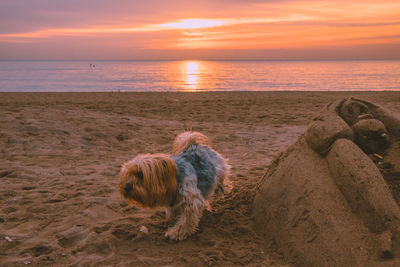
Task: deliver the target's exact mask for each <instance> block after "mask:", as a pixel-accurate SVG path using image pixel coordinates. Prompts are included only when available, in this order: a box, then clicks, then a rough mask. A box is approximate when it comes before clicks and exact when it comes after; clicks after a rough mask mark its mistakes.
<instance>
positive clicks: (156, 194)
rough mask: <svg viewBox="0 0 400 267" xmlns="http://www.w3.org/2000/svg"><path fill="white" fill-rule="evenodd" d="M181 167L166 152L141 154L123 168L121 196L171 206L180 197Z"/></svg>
mask: <svg viewBox="0 0 400 267" xmlns="http://www.w3.org/2000/svg"><path fill="white" fill-rule="evenodd" d="M176 173H177V167H176V164H175V162H174V161H173V160H172V159H171V158H170V157H168V156H167V155H164V154H153V155H151V154H141V155H138V156H137V157H135V158H134V159H132V160H130V161H128V162H127V163H125V164H124V165H123V166H122V168H121V174H120V184H119V191H120V193H121V196H122V197H123V198H125V199H127V200H128V201H129V203H130V204H136V205H139V206H142V207H149V208H154V207H159V206H171V205H172V204H173V203H174V202H175V200H176V196H177V180H176Z"/></svg>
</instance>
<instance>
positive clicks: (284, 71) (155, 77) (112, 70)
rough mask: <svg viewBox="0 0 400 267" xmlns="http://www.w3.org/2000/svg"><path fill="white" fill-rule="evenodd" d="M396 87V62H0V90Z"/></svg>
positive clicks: (399, 65)
mask: <svg viewBox="0 0 400 267" xmlns="http://www.w3.org/2000/svg"><path fill="white" fill-rule="evenodd" d="M349 90H373V91H378V90H391V91H393V90H399V91H400V61H395V60H393V61H0V91H1V92H104V91H114V92H115V91H121V92H122V91H127V92H149V91H150V92H151V91H157V92H161V91H349Z"/></svg>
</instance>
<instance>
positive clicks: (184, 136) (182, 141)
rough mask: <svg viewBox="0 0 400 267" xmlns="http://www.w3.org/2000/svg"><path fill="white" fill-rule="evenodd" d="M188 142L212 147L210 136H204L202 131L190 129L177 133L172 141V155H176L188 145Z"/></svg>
mask: <svg viewBox="0 0 400 267" xmlns="http://www.w3.org/2000/svg"><path fill="white" fill-rule="evenodd" d="M190 144H194V145H204V146H208V147H210V148H212V142H211V140H210V138H208V137H207V136H205V135H204V134H202V133H199V132H191V131H186V132H183V133H181V134H179V135H178V136H177V137H176V138H175V141H174V144H173V147H172V155H174V156H176V155H178V154H180V153H182V152H183V151H185V150H186V149H188V147H189V146H190Z"/></svg>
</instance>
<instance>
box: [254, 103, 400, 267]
mask: <svg viewBox="0 0 400 267" xmlns="http://www.w3.org/2000/svg"><path fill="white" fill-rule="evenodd" d="M399 115H400V114H398V112H391V111H388V110H384V109H382V108H381V107H378V106H376V105H375V104H373V103H371V102H366V101H363V100H359V99H354V98H347V99H346V98H344V99H342V100H337V101H334V102H333V103H330V104H329V105H327V106H326V107H325V108H324V109H322V110H321V112H320V113H319V114H318V115H317V116H315V117H314V119H313V121H312V122H311V123H310V125H309V127H308V129H307V131H306V132H305V134H303V135H301V136H300V137H299V138H298V140H297V141H296V142H295V143H294V144H293V145H291V146H290V147H289V148H288V149H286V150H285V151H284V152H283V153H282V154H281V155H279V156H278V157H277V158H276V159H275V160H274V162H273V163H272V164H271V165H270V167H269V168H268V170H267V172H266V174H265V176H264V177H263V180H262V182H261V185H260V189H259V190H258V192H257V193H256V197H255V199H254V206H253V215H254V218H255V220H256V224H257V226H258V229H260V232H261V233H263V234H264V235H265V236H266V238H267V239H268V240H269V242H276V243H277V244H278V247H279V248H280V249H281V252H282V253H283V254H284V255H286V256H287V257H290V258H291V259H292V261H293V262H296V264H298V265H301V266H399V265H400V259H399V258H400V208H399V204H400V203H399V202H398V201H397V202H396V199H398V198H399V196H400V191H399V190H398V185H399V184H400V172H399V169H400V150H399V143H400V134H399V133H400V116H399ZM385 166H386V167H385ZM380 169H387V170H386V172H383V171H381V170H380ZM387 173H390V175H391V176H392V177H391V179H388V175H387Z"/></svg>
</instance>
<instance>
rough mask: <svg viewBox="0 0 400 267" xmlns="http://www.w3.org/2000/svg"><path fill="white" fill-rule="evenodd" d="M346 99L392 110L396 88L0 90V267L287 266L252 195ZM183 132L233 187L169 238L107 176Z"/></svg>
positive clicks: (159, 218) (156, 215)
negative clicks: (200, 138)
mask: <svg viewBox="0 0 400 267" xmlns="http://www.w3.org/2000/svg"><path fill="white" fill-rule="evenodd" d="M349 96H355V97H358V98H363V99H365V100H370V101H373V102H374V103H376V104H378V105H381V106H384V107H386V108H388V109H391V110H392V111H394V112H400V93H399V92H361V93H360V92H358V93H356V92H344V93H338V92H336V93H335V92H328V93H322V92H321V93H317V92H252V93H249V92H232V93H0V126H1V127H0V156H1V160H0V264H2V265H7V266H13V265H15V266H21V265H24V264H26V265H32V266H42V265H45V264H53V265H93V266H97V265H98V264H103V265H115V266H125V265H129V266H146V265H151V266H213V265H216V266H218V265H220V266H233V265H238V266H240V265H245V266H295V265H296V264H297V263H296V262H294V261H293V260H291V259H289V258H286V257H283V256H282V255H281V254H280V249H278V248H277V247H276V244H275V243H271V242H268V240H267V239H265V238H263V237H262V236H261V235H259V234H258V229H257V227H254V223H253V219H252V217H251V208H252V207H251V206H252V202H253V198H254V195H255V190H256V187H257V185H258V183H259V182H260V179H261V176H262V175H263V174H264V173H265V172H266V170H267V166H268V164H269V163H270V162H271V161H272V160H273V159H274V157H276V155H278V153H279V151H282V150H283V149H285V148H286V147H287V146H288V145H290V144H291V143H293V142H294V141H295V140H296V139H297V138H298V137H299V135H300V134H302V133H303V132H304V131H305V130H306V129H307V125H308V123H309V122H310V121H311V119H312V118H313V117H314V115H315V114H316V113H317V112H319V110H321V108H322V107H323V106H325V105H326V104H327V103H329V102H331V101H333V100H336V99H339V98H343V97H349ZM183 130H195V131H200V132H202V133H204V134H206V135H208V136H209V137H210V138H211V139H212V140H213V143H214V144H215V149H216V150H217V151H218V152H220V153H221V154H222V155H224V156H225V157H226V158H228V159H229V162H230V164H231V165H232V167H233V168H232V177H231V178H232V181H233V182H234V183H235V188H234V190H233V192H232V193H231V194H230V195H228V196H226V197H225V198H222V199H217V198H216V199H215V200H214V201H213V203H212V207H213V211H211V212H209V211H206V212H205V213H204V215H203V217H202V219H201V222H200V225H199V231H198V232H197V233H196V234H195V235H193V236H191V237H189V238H188V239H187V240H184V241H180V242H177V241H170V240H167V239H165V238H164V232H165V230H166V229H167V227H168V222H167V221H166V220H165V218H164V215H163V213H162V212H161V211H154V210H143V209H138V208H135V207H129V206H128V205H127V203H125V202H124V201H122V199H121V198H120V196H119V193H118V183H119V177H118V174H119V169H120V166H121V164H122V163H124V162H126V161H127V160H129V159H131V158H132V157H134V156H135V155H136V154H138V153H155V152H163V153H168V152H170V151H171V148H172V142H173V140H174V138H175V136H176V135H177V134H178V133H180V132H181V131H183ZM142 226H145V227H146V228H147V229H148V233H144V232H141V231H140V229H141V228H142V229H143V227H142Z"/></svg>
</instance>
